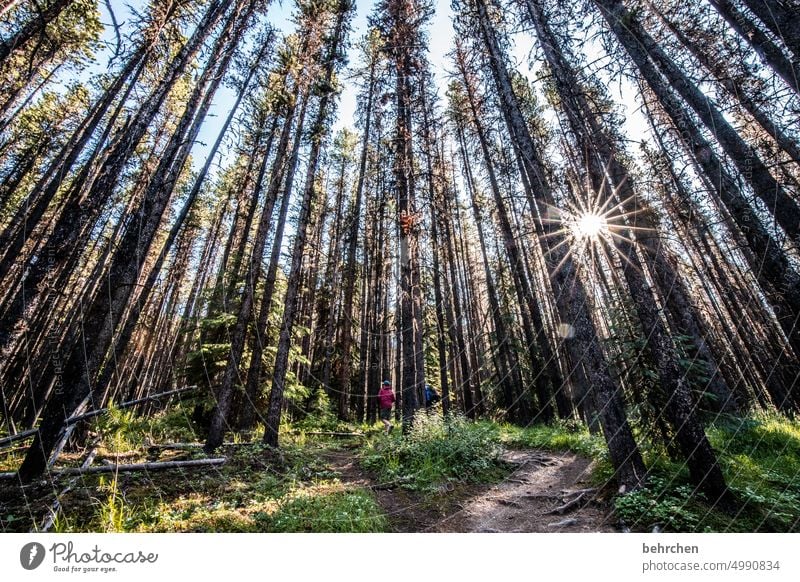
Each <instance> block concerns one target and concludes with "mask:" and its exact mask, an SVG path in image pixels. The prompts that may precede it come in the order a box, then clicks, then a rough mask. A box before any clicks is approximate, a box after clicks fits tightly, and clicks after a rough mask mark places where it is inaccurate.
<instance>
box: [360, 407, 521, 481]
mask: <svg viewBox="0 0 800 582" xmlns="http://www.w3.org/2000/svg"><path fill="white" fill-rule="evenodd" d="M398 432H399V431H398ZM500 452H501V447H500V446H499V441H498V431H497V427H496V426H495V425H493V424H491V423H470V422H468V421H467V420H465V419H464V418H463V417H458V416H454V417H451V418H449V419H443V418H442V417H441V416H439V415H426V414H420V415H418V416H417V417H416V418H415V420H414V426H413V428H412V430H411V432H410V434H409V435H408V436H406V437H404V436H402V435H400V434H393V435H390V436H388V437H387V436H384V435H379V436H376V437H373V438H371V439H370V440H368V441H367V443H366V444H365V445H364V447H363V449H362V452H361V464H362V465H363V466H364V467H365V468H366V469H368V470H369V471H371V472H373V473H375V474H376V475H377V476H378V478H379V480H380V481H381V482H384V483H396V484H397V485H399V486H401V487H404V488H406V489H411V490H417V491H435V490H437V489H439V488H441V486H442V485H445V484H447V483H450V482H454V481H462V482H472V483H487V482H492V481H496V480H497V479H499V478H501V477H502V476H504V475H505V474H507V472H508V469H507V468H506V467H505V466H504V465H503V463H502V462H501V460H500Z"/></svg>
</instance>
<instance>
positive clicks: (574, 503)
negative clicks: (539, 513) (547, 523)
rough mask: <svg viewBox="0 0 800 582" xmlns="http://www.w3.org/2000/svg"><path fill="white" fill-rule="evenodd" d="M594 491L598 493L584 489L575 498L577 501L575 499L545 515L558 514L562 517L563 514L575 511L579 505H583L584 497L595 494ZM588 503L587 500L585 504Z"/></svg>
mask: <svg viewBox="0 0 800 582" xmlns="http://www.w3.org/2000/svg"><path fill="white" fill-rule="evenodd" d="M594 491H596V489H583V490H581V491H580V492H578V496H577V497H575V499H573V500H571V501H568V502H567V503H565V504H564V505H562V506H561V507H556V508H555V509H553V510H552V511H548V512H547V513H545V515H556V514H557V515H561V514H564V513H566V512H567V511H570V510H571V509H574V508H576V507H578V506H579V505H581V502H582V501H583V499H584V497H586V496H587V495H588V494H589V493H593V492H594ZM573 493H575V492H573ZM588 502H589V500H588V499H587V500H586V501H585V502H584V503H588Z"/></svg>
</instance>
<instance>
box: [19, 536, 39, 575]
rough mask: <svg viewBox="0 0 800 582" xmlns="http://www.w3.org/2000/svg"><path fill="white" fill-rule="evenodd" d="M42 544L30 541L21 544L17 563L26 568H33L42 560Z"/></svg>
mask: <svg viewBox="0 0 800 582" xmlns="http://www.w3.org/2000/svg"><path fill="white" fill-rule="evenodd" d="M44 554H45V552H44V546H43V545H42V544H40V543H38V542H30V543H28V544H25V545H24V546H22V549H21V550H20V552H19V563H20V564H22V567H23V568H25V569H26V570H35V569H36V568H38V567H39V566H41V565H42V562H44Z"/></svg>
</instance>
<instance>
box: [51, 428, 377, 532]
mask: <svg viewBox="0 0 800 582" xmlns="http://www.w3.org/2000/svg"><path fill="white" fill-rule="evenodd" d="M318 453H319V450H311V449H308V448H304V447H299V446H296V445H294V444H292V443H287V444H286V445H284V447H283V448H282V449H281V450H280V451H279V452H276V451H273V450H271V449H269V448H267V447H263V446H261V445H252V446H245V447H236V448H235V449H233V450H232V453H231V455H230V458H229V461H228V463H226V464H225V465H224V466H223V467H221V468H220V469H219V470H209V471H203V472H195V471H192V472H187V473H185V474H181V473H180V472H169V473H165V474H163V475H159V477H158V479H157V480H153V479H152V478H149V477H148V476H145V475H141V474H138V475H137V474H121V475H120V476H119V477H118V479H114V480H108V479H105V478H102V477H86V478H85V479H84V485H85V486H86V487H85V488H84V489H82V490H81V492H80V494H77V492H76V495H75V496H74V497H70V498H67V499H65V500H64V504H63V506H64V507H63V510H62V511H61V512H60V513H59V515H57V516H56V521H55V524H54V530H55V531H58V532H72V533H75V532H98V531H102V532H291V531H303V532H342V533H344V532H380V531H385V530H386V529H387V520H386V517H385V515H384V514H383V513H382V511H381V509H380V507H379V506H378V504H377V501H376V500H375V498H374V496H373V494H372V493H371V492H370V491H367V490H363V489H357V488H356V489H347V488H346V487H345V486H344V485H343V484H342V483H340V482H339V480H338V475H337V474H336V473H334V472H333V471H331V470H330V469H329V468H328V467H327V465H326V464H325V462H324V461H323V460H322V459H320V457H319V455H318ZM88 491H91V492H92V493H91V495H90V496H87V495H85V494H83V492H88Z"/></svg>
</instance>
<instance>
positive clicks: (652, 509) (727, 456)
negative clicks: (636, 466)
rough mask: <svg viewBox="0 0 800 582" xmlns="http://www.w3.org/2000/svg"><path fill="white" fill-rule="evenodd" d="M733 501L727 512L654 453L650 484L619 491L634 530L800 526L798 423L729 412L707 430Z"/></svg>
mask: <svg viewBox="0 0 800 582" xmlns="http://www.w3.org/2000/svg"><path fill="white" fill-rule="evenodd" d="M706 432H707V434H708V438H709V441H710V442H711V444H712V446H713V447H714V449H715V451H716V452H717V458H718V460H719V463H720V466H721V468H722V472H723V474H724V476H725V480H726V482H727V483H728V487H729V488H730V490H731V492H732V493H733V494H734V497H735V499H736V505H735V507H734V509H733V510H732V511H729V512H723V511H721V510H720V509H718V508H717V507H715V506H714V505H713V504H711V503H709V502H708V500H707V499H706V498H705V497H704V496H703V494H702V493H700V492H696V491H695V490H694V487H693V486H692V485H691V484H690V482H689V476H688V471H687V470H686V468H685V467H684V466H682V465H679V464H677V463H674V462H671V461H669V460H668V459H665V458H659V459H656V460H654V462H652V464H651V469H650V472H651V474H650V477H649V479H648V483H647V485H646V486H645V487H643V488H641V489H639V490H637V491H634V492H632V493H629V494H627V495H624V496H621V497H618V498H617V499H616V501H615V507H616V511H617V514H618V515H619V516H620V518H621V519H622V520H623V521H624V522H625V523H626V525H628V526H629V527H631V529H634V530H646V531H650V530H652V529H653V528H654V527H658V528H659V529H661V530H664V531H675V532H798V531H800V422H798V421H796V420H790V419H787V418H785V417H782V416H780V415H777V414H755V415H752V416H750V417H748V418H732V417H731V418H725V419H723V420H721V421H719V422H717V423H715V424H713V425H712V426H710V427H709V428H708V429H707V431H706Z"/></svg>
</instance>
